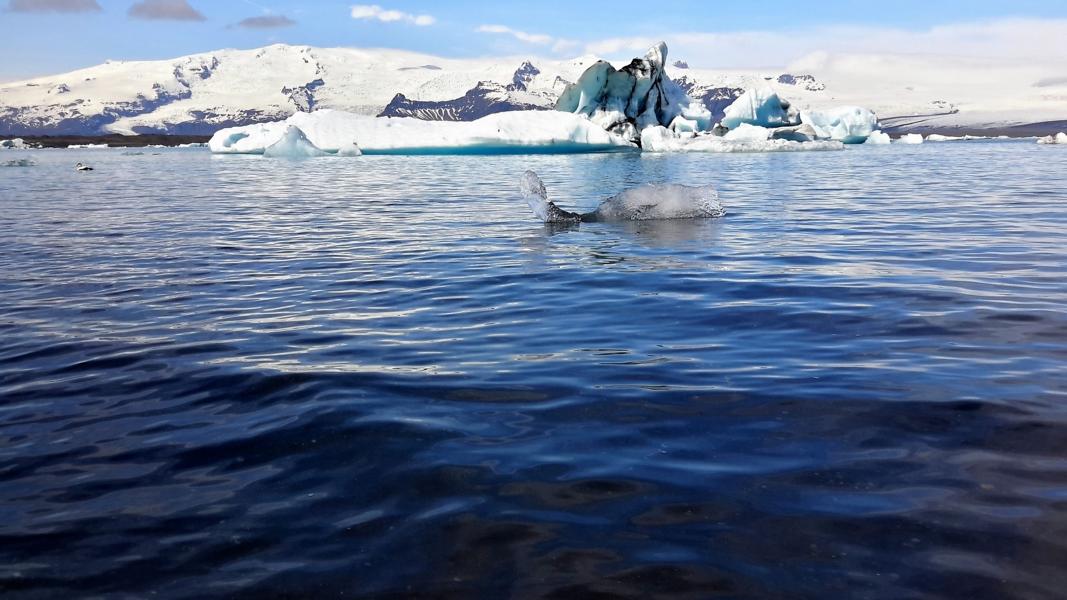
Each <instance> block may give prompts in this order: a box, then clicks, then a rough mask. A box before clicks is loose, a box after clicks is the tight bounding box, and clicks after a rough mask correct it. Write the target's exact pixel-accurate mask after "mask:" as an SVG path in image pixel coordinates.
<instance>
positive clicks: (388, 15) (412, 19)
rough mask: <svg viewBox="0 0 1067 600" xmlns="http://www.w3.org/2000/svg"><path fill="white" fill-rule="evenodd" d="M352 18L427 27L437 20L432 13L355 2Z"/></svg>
mask: <svg viewBox="0 0 1067 600" xmlns="http://www.w3.org/2000/svg"><path fill="white" fill-rule="evenodd" d="M352 18H353V19H358V20H362V21H381V22H382V23H396V22H398V21H399V22H403V23H410V24H412V25H417V26H419V27H427V26H429V25H433V24H434V23H436V22H437V19H436V18H434V17H433V16H432V15H413V14H409V13H406V12H401V11H399V10H389V9H385V8H382V7H381V6H378V5H377V4H356V5H354V6H352Z"/></svg>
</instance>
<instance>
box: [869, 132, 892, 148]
mask: <svg viewBox="0 0 1067 600" xmlns="http://www.w3.org/2000/svg"><path fill="white" fill-rule="evenodd" d="M864 143H865V144H870V145H872V146H885V145H886V144H891V143H893V138H891V137H889V134H888V133H883V132H882V130H880V129H879V130H877V131H872V132H871V135H869V136H867V141H866V142H864Z"/></svg>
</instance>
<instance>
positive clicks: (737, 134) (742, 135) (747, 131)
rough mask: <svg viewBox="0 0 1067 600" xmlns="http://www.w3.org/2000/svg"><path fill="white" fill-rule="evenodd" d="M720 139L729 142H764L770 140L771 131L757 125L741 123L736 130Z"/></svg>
mask: <svg viewBox="0 0 1067 600" xmlns="http://www.w3.org/2000/svg"><path fill="white" fill-rule="evenodd" d="M722 139H724V140H729V141H731V142H764V141H767V140H769V139H771V130H770V129H767V128H766V127H760V126H759V125H749V124H748V123H742V124H741V125H739V126H738V127H737V128H736V129H731V130H730V131H728V132H726V135H724V136H722Z"/></svg>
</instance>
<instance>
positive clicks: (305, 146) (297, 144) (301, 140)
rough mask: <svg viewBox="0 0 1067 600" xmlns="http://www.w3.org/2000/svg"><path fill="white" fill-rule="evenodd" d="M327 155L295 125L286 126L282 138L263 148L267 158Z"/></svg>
mask: <svg viewBox="0 0 1067 600" xmlns="http://www.w3.org/2000/svg"><path fill="white" fill-rule="evenodd" d="M325 155H326V153H325V152H323V151H322V150H320V149H319V148H318V147H317V146H316V145H315V144H312V143H311V140H309V139H308V138H307V136H306V135H304V132H303V131H301V130H300V128H299V127H296V126H295V125H290V126H288V127H286V128H285V133H283V134H282V138H281V139H280V140H278V141H276V142H274V143H273V144H271V145H270V146H267V147H266V148H265V149H264V150H263V156H265V157H267V158H313V157H316V156H325Z"/></svg>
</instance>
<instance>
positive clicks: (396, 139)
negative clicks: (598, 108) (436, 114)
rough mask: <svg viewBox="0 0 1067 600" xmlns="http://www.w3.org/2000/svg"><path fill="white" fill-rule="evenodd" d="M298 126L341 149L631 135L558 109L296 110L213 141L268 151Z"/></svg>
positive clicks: (589, 142) (570, 143) (610, 143)
mask: <svg viewBox="0 0 1067 600" xmlns="http://www.w3.org/2000/svg"><path fill="white" fill-rule="evenodd" d="M290 125H293V126H296V127H298V128H299V129H300V130H301V131H302V132H303V133H304V135H305V137H306V138H307V140H308V141H309V142H310V143H311V144H313V145H314V146H316V147H317V148H319V149H321V150H323V151H325V152H328V153H331V154H335V153H339V152H340V151H341V150H343V149H345V150H346V152H350V150H347V149H348V148H349V147H350V146H353V145H356V146H358V147H359V148H360V149H361V150H362V153H364V154H533V153H567V152H604V151H611V150H629V149H633V148H634V146H633V144H631V143H630V142H629V141H627V140H626V139H624V138H622V137H619V136H617V135H614V134H611V133H608V132H607V131H605V130H604V129H602V128H600V127H598V126H597V125H595V124H594V123H592V122H591V121H589V120H588V119H585V118H584V117H581V116H579V115H574V114H567V113H562V112H555V111H514V112H505V113H497V114H494V115H489V116H488V117H484V118H481V119H478V120H477V121H468V122H458V121H453V122H449V121H420V120H419V119H411V118H389V117H383V118H377V117H368V116H363V115H357V114H353V113H347V112H343V111H338V110H319V111H316V112H313V113H303V112H300V113H296V114H295V115H293V116H291V117H289V118H288V119H286V120H285V121H278V122H275V123H266V124H261V125H249V126H245V127H232V128H229V129H223V130H221V131H219V132H218V133H216V134H215V135H214V136H213V137H212V138H211V141H210V142H208V146H209V147H210V148H211V151H212V152H214V153H216V154H263V152H264V151H265V150H266V149H267V148H268V147H269V146H272V145H273V144H275V143H276V142H278V141H279V140H281V139H282V137H283V136H284V135H285V133H286V130H287V128H288V127H289V126H290Z"/></svg>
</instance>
